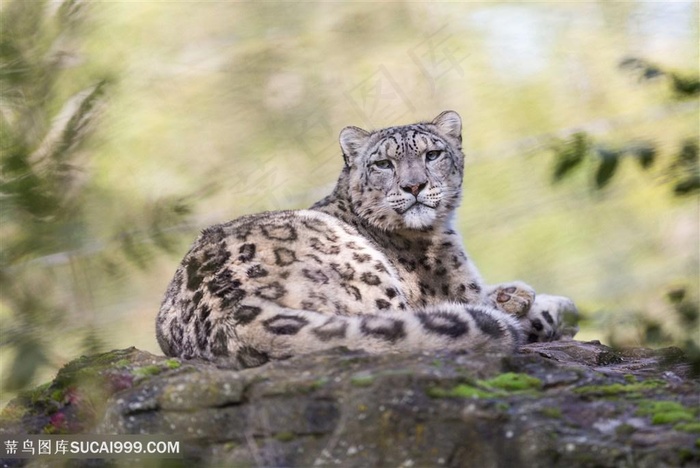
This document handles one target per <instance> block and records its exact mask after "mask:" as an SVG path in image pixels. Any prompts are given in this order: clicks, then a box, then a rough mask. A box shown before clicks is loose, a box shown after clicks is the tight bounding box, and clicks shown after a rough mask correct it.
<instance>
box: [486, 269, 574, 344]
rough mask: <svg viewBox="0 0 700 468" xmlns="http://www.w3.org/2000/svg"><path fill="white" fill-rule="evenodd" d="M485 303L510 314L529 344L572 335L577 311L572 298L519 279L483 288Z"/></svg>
mask: <svg viewBox="0 0 700 468" xmlns="http://www.w3.org/2000/svg"><path fill="white" fill-rule="evenodd" d="M486 303H487V304H488V305H491V306H493V307H495V308H497V309H498V310H502V311H503V312H506V313H508V314H510V315H513V316H514V317H515V318H516V319H517V320H518V322H519V323H520V327H521V328H522V330H523V333H524V334H525V336H526V337H527V341H528V342H529V343H534V342H537V341H554V340H559V339H561V338H563V337H573V336H574V335H575V334H576V332H577V331H578V327H577V326H576V323H575V322H576V320H577V318H578V311H577V310H576V306H575V305H574V303H573V301H571V299H569V298H566V297H562V296H551V295H549V294H535V290H534V289H532V288H531V287H530V286H528V285H527V284H525V283H523V282H521V281H514V282H511V283H503V284H498V285H495V286H490V287H487V288H486Z"/></svg>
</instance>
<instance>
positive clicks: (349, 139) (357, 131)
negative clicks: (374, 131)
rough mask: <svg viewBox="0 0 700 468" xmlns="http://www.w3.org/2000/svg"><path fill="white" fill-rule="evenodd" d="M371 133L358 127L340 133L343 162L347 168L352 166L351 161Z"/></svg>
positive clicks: (348, 128) (346, 128)
mask: <svg viewBox="0 0 700 468" xmlns="http://www.w3.org/2000/svg"><path fill="white" fill-rule="evenodd" d="M368 138H369V132H367V131H366V130H362V129H361V128H358V127H345V128H344V129H343V130H342V131H341V132H340V149H342V150H343V160H344V161H345V165H346V166H350V161H351V160H352V159H353V158H354V157H355V156H357V152H358V150H359V149H360V148H362V145H364V144H365V143H366V142H367V139H368Z"/></svg>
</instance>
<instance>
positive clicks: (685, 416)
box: [637, 400, 700, 426]
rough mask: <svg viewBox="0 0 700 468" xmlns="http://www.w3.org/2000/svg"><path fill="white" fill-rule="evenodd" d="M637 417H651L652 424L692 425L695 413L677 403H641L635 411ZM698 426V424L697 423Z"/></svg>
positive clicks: (665, 401)
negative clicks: (686, 423)
mask: <svg viewBox="0 0 700 468" xmlns="http://www.w3.org/2000/svg"><path fill="white" fill-rule="evenodd" d="M637 415H639V416H651V423H652V424H675V423H685V422H688V423H692V422H695V421H696V418H695V411H693V410H692V409H691V408H688V407H686V406H683V405H682V404H680V403H678V402H677V401H667V400H664V401H642V402H640V404H639V409H638V410H637ZM697 424H698V425H699V426H700V423H697Z"/></svg>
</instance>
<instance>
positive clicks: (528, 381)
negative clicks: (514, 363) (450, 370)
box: [428, 372, 542, 398]
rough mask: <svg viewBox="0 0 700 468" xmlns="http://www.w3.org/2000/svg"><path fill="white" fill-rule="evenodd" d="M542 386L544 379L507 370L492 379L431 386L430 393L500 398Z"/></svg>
mask: <svg viewBox="0 0 700 468" xmlns="http://www.w3.org/2000/svg"><path fill="white" fill-rule="evenodd" d="M541 388H542V381H541V380H540V379H538V378H535V377H531V376H529V375H527V374H516V373H513V372H507V373H505V374H501V375H498V376H496V377H494V378H492V379H487V380H477V381H476V382H474V383H462V384H459V385H457V386H455V387H452V388H449V389H445V388H440V387H431V388H429V389H428V395H429V396H430V397H433V398H498V397H503V396H507V395H509V394H524V393H531V392H533V391H534V390H540V389H541Z"/></svg>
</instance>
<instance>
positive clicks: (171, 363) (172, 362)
mask: <svg viewBox="0 0 700 468" xmlns="http://www.w3.org/2000/svg"><path fill="white" fill-rule="evenodd" d="M180 366H182V364H181V363H180V361H178V360H177V359H168V360H167V361H165V367H167V368H168V369H179V368H180Z"/></svg>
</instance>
